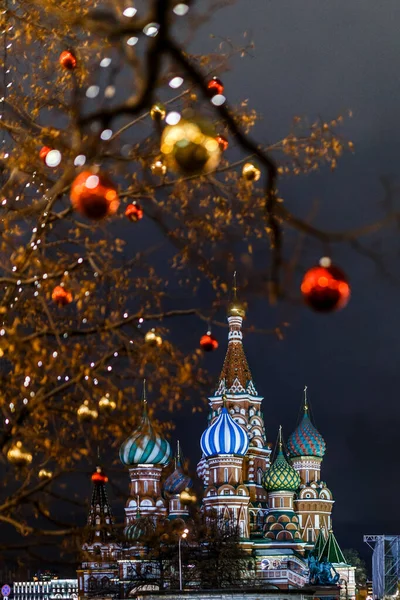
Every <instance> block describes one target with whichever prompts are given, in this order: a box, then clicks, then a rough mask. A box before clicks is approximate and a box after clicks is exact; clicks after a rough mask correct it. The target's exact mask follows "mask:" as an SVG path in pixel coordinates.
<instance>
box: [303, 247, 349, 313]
mask: <svg viewBox="0 0 400 600" xmlns="http://www.w3.org/2000/svg"><path fill="white" fill-rule="evenodd" d="M301 292H302V294H303V297H304V300H305V301H306V303H307V304H308V305H309V306H311V308H312V309H313V310H315V311H317V312H332V311H334V310H338V309H340V308H343V307H344V306H346V304H347V302H348V301H349V299H350V286H349V284H348V281H347V277H346V275H345V274H344V273H343V271H342V270H341V269H339V268H338V267H335V266H333V265H332V263H331V260H330V258H327V257H324V258H321V260H320V263H319V265H318V266H316V267H313V268H312V269H309V270H308V271H307V273H306V274H305V275H304V278H303V281H302V284H301Z"/></svg>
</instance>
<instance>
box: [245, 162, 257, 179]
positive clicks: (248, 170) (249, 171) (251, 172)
mask: <svg viewBox="0 0 400 600" xmlns="http://www.w3.org/2000/svg"><path fill="white" fill-rule="evenodd" d="M242 175H243V178H244V179H246V181H258V180H259V179H260V177H261V171H260V169H259V168H258V167H257V165H256V164H254V163H252V162H247V163H245V164H244V165H243V169H242Z"/></svg>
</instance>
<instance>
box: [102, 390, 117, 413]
mask: <svg viewBox="0 0 400 600" xmlns="http://www.w3.org/2000/svg"><path fill="white" fill-rule="evenodd" d="M99 408H100V410H102V411H104V412H112V411H113V410H115V409H116V408H117V405H116V403H115V401H114V400H111V399H110V394H106V395H105V396H103V397H102V398H101V399H100V400H99Z"/></svg>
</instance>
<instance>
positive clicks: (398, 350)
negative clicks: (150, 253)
mask: <svg viewBox="0 0 400 600" xmlns="http://www.w3.org/2000/svg"><path fill="white" fill-rule="evenodd" d="M399 22H400V4H399V2H398V0H386V1H385V2H384V3H377V2H373V1H372V0H352V2H351V3H349V2H348V0H334V1H333V2H332V1H330V2H328V1H321V0H303V1H301V2H296V1H294V0H290V1H289V0H279V1H272V0H271V1H270V0H238V1H237V2H236V4H235V5H233V6H230V7H227V8H226V9H224V10H221V11H219V12H217V13H216V14H215V16H214V17H213V19H212V21H211V24H210V23H208V24H207V25H206V26H205V27H204V28H203V29H201V30H200V31H199V32H198V35H197V38H196V42H195V44H194V45H193V48H192V49H193V50H195V51H198V52H199V51H202V52H207V51H209V50H214V49H215V48H216V46H217V43H218V42H217V41H216V40H215V39H210V38H209V34H210V33H211V32H212V33H214V34H216V35H218V36H221V37H222V38H223V37H229V38H231V39H232V41H233V43H235V44H237V45H241V44H243V43H245V42H243V32H244V31H245V30H247V31H248V32H249V35H248V38H246V39H247V40H248V39H252V40H253V41H254V42H255V49H254V50H253V51H252V54H253V57H245V58H239V57H238V58H236V59H234V60H233V61H232V62H231V70H230V71H229V72H228V73H225V74H224V75H223V81H224V84H225V89H226V95H227V97H228V98H229V101H230V103H231V104H235V103H236V102H237V103H238V102H240V101H241V100H243V99H245V98H248V100H249V106H251V107H253V108H255V109H256V110H257V111H258V112H259V113H260V114H261V115H262V117H263V119H262V120H261V121H260V122H259V123H258V125H257V127H256V129H255V132H254V137H256V138H257V139H258V140H259V141H260V143H266V142H271V141H274V140H276V139H279V138H280V137H283V136H284V135H285V134H286V133H287V132H288V131H289V129H290V126H291V123H292V118H293V117H294V116H295V115H299V116H304V117H309V119H310V122H312V120H313V119H315V118H316V117H319V116H320V117H321V118H323V119H326V120H330V119H333V118H335V117H337V116H338V115H339V114H340V113H342V114H343V115H345V114H346V112H347V111H348V110H349V109H351V110H352V111H353V117H352V118H351V119H345V122H344V127H343V128H342V132H343V133H344V134H345V136H346V137H347V138H348V139H350V140H352V141H353V142H354V145H355V153H354V154H351V153H346V154H345V155H344V157H342V158H341V159H340V161H339V168H338V169H337V170H336V171H335V172H334V173H331V171H330V170H329V169H327V168H324V169H322V170H321V171H320V172H319V173H317V174H313V175H309V176H302V177H300V178H296V177H291V178H287V179H285V180H284V181H282V183H281V184H280V188H279V189H280V192H281V194H282V196H283V197H284V198H285V201H286V202H287V204H288V206H289V207H290V209H291V210H293V212H295V214H298V215H300V216H303V217H305V216H306V215H307V214H308V213H309V211H310V209H311V207H312V206H313V203H314V202H315V201H319V203H320V208H319V212H318V214H317V216H316V218H315V220H314V224H315V225H318V226H320V227H322V228H325V229H334V230H343V229H351V228H353V227H356V226H358V225H361V224H366V223H369V222H371V221H374V220H377V219H379V218H381V217H382V216H384V212H383V206H382V198H383V189H382V186H381V183H380V178H381V177H382V176H390V177H392V179H393V181H394V182H396V180H397V179H398V178H397V171H398V162H399V152H398V139H399V137H400V131H399V129H400V124H399V123H400V78H399V77H398V75H397V68H396V67H397V65H398V64H399V57H400V36H399V34H398V30H399ZM396 200H397V199H396V198H394V202H395V204H396ZM397 204H398V201H397ZM397 238H398V231H397V229H396V228H394V227H392V228H388V229H387V230H384V231H381V232H379V233H378V234H376V235H375V236H374V237H369V238H366V239H365V240H363V242H364V243H365V245H366V246H368V247H374V248H375V250H378V251H379V252H380V253H381V254H382V255H383V256H384V261H385V265H386V267H387V270H388V271H389V272H390V273H391V275H392V278H391V280H389V279H388V278H387V277H385V275H384V274H383V273H382V271H381V270H378V269H377V267H376V265H375V264H374V263H373V262H372V261H371V260H369V259H368V258H366V257H365V256H362V255H360V254H359V253H357V252H356V251H354V250H353V249H352V248H350V247H349V246H348V245H347V246H346V245H337V246H335V247H334V248H333V258H334V260H335V261H336V262H337V263H338V264H340V265H341V267H342V268H343V269H344V270H345V271H346V273H347V275H348V277H349V280H350V282H351V286H352V299H351V301H350V303H349V305H348V307H347V308H345V309H344V310H343V311H341V312H339V313H337V314H333V315H324V316H321V315H316V314H314V313H312V312H311V311H310V310H309V309H307V308H305V307H304V308H303V307H302V306H299V307H293V306H288V305H287V304H283V305H279V306H278V307H275V308H274V307H271V306H270V305H269V304H268V300H267V298H262V297H260V296H258V297H252V296H249V297H246V296H245V297H244V298H243V299H245V300H247V301H248V302H249V308H248V318H247V320H246V326H248V325H255V326H257V327H259V328H265V329H268V328H272V327H275V326H276V325H277V324H278V323H280V322H282V321H288V322H289V323H290V327H289V328H287V329H286V335H285V339H284V340H283V341H279V340H277V339H276V338H275V337H274V336H265V335H256V334H247V335H245V339H244V344H245V350H246V354H247V357H248V360H249V364H250V368H251V370H252V373H253V379H254V381H255V384H256V387H257V390H258V392H259V393H260V394H261V395H263V396H264V398H265V399H264V402H263V410H264V418H265V425H266V430H267V439H268V441H269V442H275V440H276V435H277V429H278V426H279V424H282V426H283V431H284V435H285V437H287V435H289V433H290V432H291V431H292V430H293V429H294V427H295V426H296V424H297V422H298V418H299V415H300V407H301V403H302V397H303V388H304V385H305V384H307V385H308V390H309V398H310V402H311V407H312V413H313V416H314V423H315V425H316V426H317V427H318V429H319V430H320V432H321V433H322V435H323V436H324V438H325V440H326V443H327V453H326V457H325V459H324V461H323V464H322V478H323V480H325V481H326V482H327V485H328V487H329V488H330V489H331V490H332V492H333V495H334V499H335V500H336V503H335V507H334V513H333V523H334V530H335V533H336V536H337V538H338V540H339V543H340V545H341V546H342V548H343V547H344V548H346V547H355V548H357V549H359V550H360V551H362V552H363V554H364V555H365V557H368V556H369V550H368V549H367V548H366V547H364V544H363V541H362V536H363V534H365V533H371V534H372V533H388V534H393V533H399V525H398V520H397V514H398V497H399V493H400V478H399V476H398V465H399V459H400V448H399V444H398V443H397V439H398V435H397V432H398V424H399V419H400V402H399V392H398V389H399V383H400V372H399V369H398V356H399V354H400V341H399V331H400V316H399V311H398V305H399V300H400V286H399V285H398V282H399V280H400V278H399V274H398V251H399V248H400V246H399V244H398V243H397ZM372 245H373V246H372ZM322 254H323V249H322V248H321V246H319V245H318V244H317V243H316V242H312V243H310V242H307V244H306V246H305V248H304V252H303V255H302V264H303V265H304V266H306V265H309V266H311V265H313V264H314V263H315V262H317V260H318V259H319V258H320V256H321V255H322ZM238 270H239V280H240V267H239V269H238ZM243 293H244V294H246V292H245V290H244V291H243ZM218 318H221V319H222V318H223V311H222V310H221V314H219V315H218ZM173 328H174V330H175V335H176V336H177V338H181V339H182V340H183V344H184V345H190V344H192V345H193V343H197V341H196V340H198V337H199V336H200V335H201V334H202V333H204V324H201V323H193V321H191V324H190V325H189V323H188V321H185V320H182V321H179V320H178V321H176V322H174V323H173ZM190 328H191V331H190V334H188V329H190ZM215 333H216V334H217V335H218V338H219V339H220V348H219V350H218V351H217V352H215V353H213V354H212V355H207V356H206V357H205V360H204V366H207V367H208V368H209V369H210V371H211V373H212V374H213V375H214V376H215V379H216V378H217V376H218V374H219V370H220V368H221V367H222V362H223V359H224V355H225V350H226V341H225V339H224V338H225V337H226V336H227V331H226V330H222V329H220V330H217V331H215ZM189 338H190V339H189ZM212 391H213V390H210V393H211V392H212ZM193 402H196V397H195V394H194V396H193ZM205 427H206V415H205V413H203V414H202V415H198V414H195V415H191V414H190V411H187V414H186V411H185V415H178V416H177V432H176V437H177V436H179V437H180V438H181V440H182V442H183V447H184V451H185V454H186V455H187V456H188V457H189V458H190V460H191V463H192V464H194V463H195V462H197V460H198V459H199V458H200V448H199V443H198V441H199V439H200V435H201V433H202V431H203V430H204V428H205ZM126 493H127V494H128V475H127V474H126ZM82 494H83V495H85V494H89V483H87V489H85V490H84V489H82ZM111 497H112V494H111ZM115 512H116V513H117V515H118V516H119V518H122V504H120V505H119V506H117V507H116V511H115Z"/></svg>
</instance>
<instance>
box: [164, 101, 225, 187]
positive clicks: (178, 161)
mask: <svg viewBox="0 0 400 600" xmlns="http://www.w3.org/2000/svg"><path fill="white" fill-rule="evenodd" d="M189 114H190V116H191V115H192V114H193V113H192V111H190V113H189ZM215 138H216V133H215V130H214V127H213V126H212V124H211V123H210V122H209V121H207V120H206V119H203V118H200V117H198V116H193V117H192V118H190V117H189V116H188V117H187V118H185V119H182V118H181V119H180V120H179V122H178V123H177V124H176V125H167V127H165V129H164V131H163V133H162V136H161V152H162V153H163V154H164V156H165V158H166V160H167V162H168V164H169V165H170V166H171V168H172V169H173V170H174V171H179V172H181V173H183V174H184V175H189V176H190V175H197V174H201V173H207V172H209V171H213V170H214V169H216V168H217V166H218V164H219V161H220V158H221V150H220V148H219V144H218V142H217V140H216V139H215Z"/></svg>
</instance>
